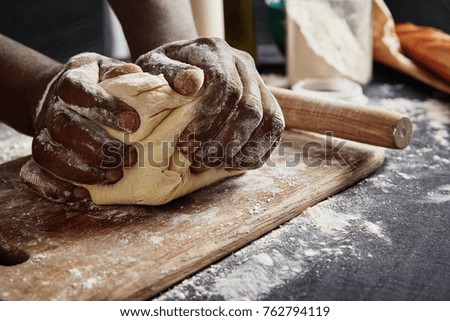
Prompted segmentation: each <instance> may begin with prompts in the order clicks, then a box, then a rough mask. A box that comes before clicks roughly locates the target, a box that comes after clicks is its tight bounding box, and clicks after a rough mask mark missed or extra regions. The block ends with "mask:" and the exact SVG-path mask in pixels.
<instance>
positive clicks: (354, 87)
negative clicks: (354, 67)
mask: <svg viewBox="0 0 450 321" xmlns="http://www.w3.org/2000/svg"><path fill="white" fill-rule="evenodd" d="M292 90H294V91H296V92H298V93H300V94H302V95H303V96H309V97H313V98H320V99H331V100H345V101H348V102H351V103H356V104H360V105H366V104H367V103H368V102H369V99H368V98H367V97H366V96H365V95H364V93H363V90H362V87H361V85H359V84H357V83H355V82H353V81H351V80H348V79H342V78H326V79H312V78H308V79H304V80H300V81H299V82H297V83H295V84H294V85H293V86H292Z"/></svg>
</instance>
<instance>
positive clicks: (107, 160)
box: [20, 53, 142, 202]
mask: <svg viewBox="0 0 450 321" xmlns="http://www.w3.org/2000/svg"><path fill="white" fill-rule="evenodd" d="M135 72H142V70H141V69H140V68H139V67H138V66H137V65H134V64H127V63H124V62H121V61H118V60H115V59H111V58H108V57H104V56H101V55H98V54H95V53H85V54H80V55H77V56H74V57H72V58H71V59H70V60H69V61H68V62H67V63H66V64H65V65H64V66H63V68H62V69H61V71H60V72H59V73H58V74H57V75H56V76H55V78H54V79H53V80H52V81H51V82H50V84H49V85H48V87H47V90H46V92H45V93H44V96H43V97H42V100H41V102H40V106H39V107H38V110H37V117H36V124H35V128H36V136H35V138H34V139H33V144H32V150H33V158H32V159H31V160H30V161H28V162H27V163H26V164H25V165H24V166H23V168H22V170H21V173H20V176H21V178H22V180H23V181H24V182H25V183H26V184H27V185H28V186H30V187H31V188H33V189H34V190H36V191H37V192H39V193H40V194H42V195H43V196H45V197H47V198H49V199H52V200H55V201H60V202H70V201H76V200H80V199H85V198H89V192H88V191H87V190H86V189H84V188H82V187H77V186H75V185H73V184H72V183H77V184H108V183H114V182H116V181H118V180H120V179H121V178H122V175H123V171H122V168H123V167H126V166H132V165H134V163H135V162H136V161H137V153H136V150H135V149H134V148H132V147H130V146H127V145H124V144H123V143H122V142H119V141H118V140H115V139H113V138H111V137H110V136H109V135H108V133H107V132H106V131H105V130H104V129H103V128H102V126H101V125H104V126H107V127H110V128H114V129H117V130H120V131H122V132H134V131H135V130H137V129H138V128H139V125H140V119H139V116H138V114H137V113H136V111H135V110H134V109H133V108H131V107H129V106H128V105H126V104H125V103H124V102H122V101H120V100H118V99H117V98H114V97H112V96H111V95H110V94H108V93H107V92H106V91H105V90H104V89H103V88H101V87H100V86H99V85H98V83H99V82H101V81H102V80H105V79H108V78H113V77H116V76H118V75H123V74H129V73H135ZM118 155H123V157H118Z"/></svg>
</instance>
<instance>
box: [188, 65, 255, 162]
mask: <svg viewBox="0 0 450 321" xmlns="http://www.w3.org/2000/svg"><path fill="white" fill-rule="evenodd" d="M244 61H245V60H244ZM244 61H242V60H241V59H237V60H236V68H237V70H238V72H239V75H240V78H241V81H242V85H243V94H242V98H241V100H240V101H239V104H238V108H237V109H236V110H235V111H234V112H233V113H232V114H231V115H230V117H229V118H228V119H227V120H226V122H225V124H224V125H223V127H222V129H221V130H220V132H219V133H218V135H217V136H216V137H214V139H213V140H214V141H215V144H210V145H211V147H210V148H208V142H206V143H204V144H203V145H202V148H201V149H200V150H199V151H198V152H197V153H196V158H197V159H201V160H202V162H203V163H204V164H205V166H206V167H215V166H217V165H218V162H219V160H220V161H221V164H222V165H224V164H225V163H227V164H230V163H231V160H232V158H233V157H234V156H235V155H236V154H237V152H239V151H240V150H241V148H242V147H243V146H244V144H245V143H246V142H247V141H248V140H249V138H250V136H251V134H252V133H253V131H254V130H255V129H256V128H257V127H258V125H259V124H260V123H261V120H262V117H263V107H262V103H261V93H260V89H259V81H258V77H255V75H254V74H251V72H250V69H249V68H248V66H249V65H248V62H247V64H245V63H244ZM250 66H251V65H250ZM253 70H254V69H253ZM214 145H216V146H214ZM218 145H221V146H218ZM203 169H206V168H203Z"/></svg>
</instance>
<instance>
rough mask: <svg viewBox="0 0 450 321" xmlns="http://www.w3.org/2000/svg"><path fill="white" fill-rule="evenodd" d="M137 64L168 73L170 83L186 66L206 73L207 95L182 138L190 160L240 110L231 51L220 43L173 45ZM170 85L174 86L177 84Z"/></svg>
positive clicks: (203, 41)
mask: <svg viewBox="0 0 450 321" xmlns="http://www.w3.org/2000/svg"><path fill="white" fill-rule="evenodd" d="M174 61H175V62H174ZM136 63H138V64H139V65H140V66H141V67H142V68H143V70H144V71H148V72H151V73H154V74H157V73H161V72H162V73H163V74H164V75H166V73H167V74H168V75H169V76H168V77H169V79H174V75H176V72H177V71H179V70H180V66H184V65H183V64H188V65H191V66H196V67H198V68H200V69H202V70H203V73H204V79H205V80H204V81H205V84H204V88H205V91H204V92H203V94H202V98H201V100H200V102H199V109H198V111H197V115H196V118H195V120H194V121H193V122H191V124H189V126H188V127H187V128H186V129H185V130H184V132H183V133H182V135H181V137H180V141H181V142H183V146H184V148H183V149H182V152H183V153H184V154H185V155H187V156H188V158H190V159H191V158H192V157H191V155H192V153H193V152H194V150H195V148H196V147H197V146H198V142H204V141H207V140H209V139H211V138H213V137H214V136H216V135H217V133H218V132H219V130H220V129H221V127H222V125H223V123H224V121H225V120H226V118H227V117H228V116H229V115H230V113H231V112H232V111H233V110H234V109H235V108H237V103H238V101H239V100H240V98H241V95H242V83H241V80H240V77H239V74H238V72H237V70H236V67H235V59H234V56H233V51H232V48H231V47H230V46H228V44H226V42H225V41H223V40H220V39H216V38H199V39H195V40H190V41H182V42H177V43H173V44H170V45H167V46H164V47H162V48H159V49H157V50H156V51H153V52H150V53H148V54H147V55H144V56H143V57H140V58H139V59H138V61H137V62H136ZM186 68H187V67H186ZM170 82H172V83H174V80H171V81H170ZM170 82H169V84H170Z"/></svg>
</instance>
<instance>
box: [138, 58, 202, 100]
mask: <svg viewBox="0 0 450 321" xmlns="http://www.w3.org/2000/svg"><path fill="white" fill-rule="evenodd" d="M136 64H138V65H140V66H141V67H142V69H143V70H144V71H146V72H148V73H150V74H152V75H159V74H163V75H164V78H165V79H166V80H167V82H168V83H169V85H170V87H172V88H173V89H174V90H175V91H176V92H177V93H179V94H181V95H183V96H192V95H194V94H195V93H196V92H197V91H199V90H200V88H201V87H202V86H203V81H204V78H203V71H202V70H201V69H199V68H197V67H195V66H191V65H188V64H185V63H182V62H180V61H177V60H173V59H170V58H169V57H167V56H166V55H165V54H164V53H162V52H160V51H151V52H148V53H147V54H145V55H143V56H141V57H139V59H138V60H137V61H136Z"/></svg>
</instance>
